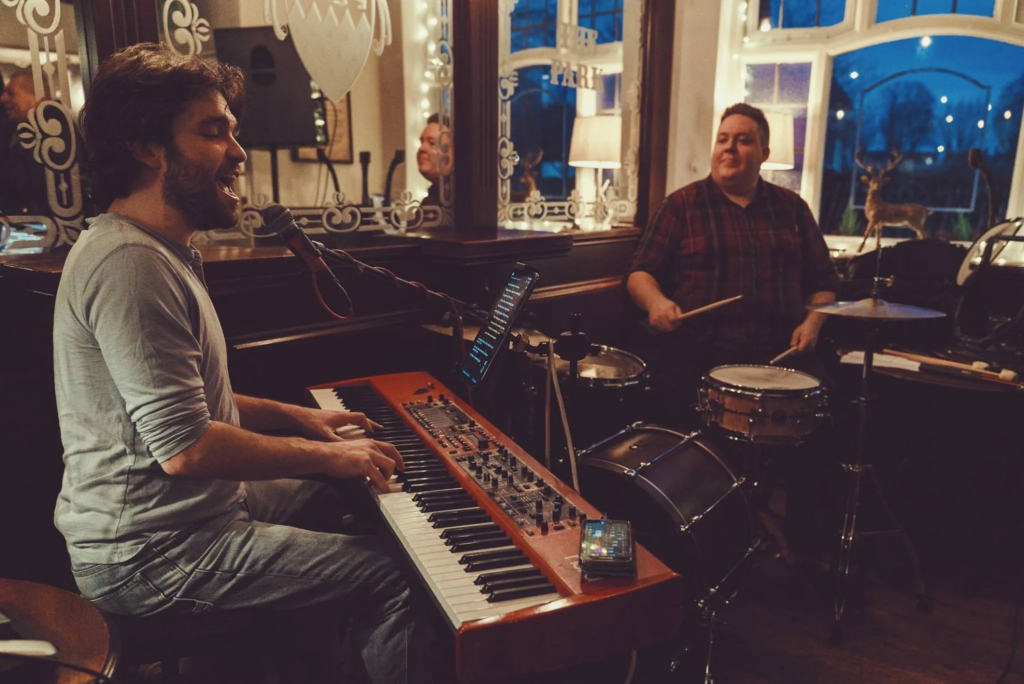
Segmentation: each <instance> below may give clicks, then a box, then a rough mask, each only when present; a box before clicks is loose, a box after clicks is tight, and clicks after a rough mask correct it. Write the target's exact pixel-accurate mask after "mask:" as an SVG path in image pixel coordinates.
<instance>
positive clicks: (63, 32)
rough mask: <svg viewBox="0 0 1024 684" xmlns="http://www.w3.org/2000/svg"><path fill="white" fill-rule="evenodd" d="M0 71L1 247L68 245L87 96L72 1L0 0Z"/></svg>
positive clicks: (81, 205) (79, 201)
mask: <svg viewBox="0 0 1024 684" xmlns="http://www.w3.org/2000/svg"><path fill="white" fill-rule="evenodd" d="M0 76H2V79H3V85H2V90H3V94H2V95H0V104H2V105H3V107H2V108H0V213H2V216H0V225H2V227H0V238H2V239H0V254H26V253H38V252H42V251H45V250H47V249H49V248H51V247H62V246H68V245H71V244H72V243H74V241H75V240H76V239H77V238H78V234H79V233H80V232H81V231H82V230H83V229H84V227H85V215H86V213H87V209H88V207H87V202H86V201H85V199H84V197H85V195H84V193H83V183H82V180H83V179H82V177H81V173H80V170H79V163H78V161H79V156H80V154H81V152H82V150H81V140H80V138H79V137H78V136H77V135H76V133H75V122H76V121H77V119H78V112H79V110H81V108H82V104H83V102H84V99H85V96H84V92H83V88H82V78H81V61H80V59H79V53H78V32H77V30H76V28H75V10H74V6H73V5H72V3H70V2H58V1H57V0H37V1H35V2H26V1H25V0H4V2H3V5H2V6H0Z"/></svg>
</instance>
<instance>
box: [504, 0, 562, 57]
mask: <svg viewBox="0 0 1024 684" xmlns="http://www.w3.org/2000/svg"><path fill="white" fill-rule="evenodd" d="M557 42H558V2H557V1H556V0H519V1H518V2H517V3H516V6H515V8H514V9H513V10H512V52H519V51H520V50H528V49H529V48H538V47H555V45H556V44H557Z"/></svg>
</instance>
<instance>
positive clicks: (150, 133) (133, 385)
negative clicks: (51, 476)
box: [54, 45, 429, 682]
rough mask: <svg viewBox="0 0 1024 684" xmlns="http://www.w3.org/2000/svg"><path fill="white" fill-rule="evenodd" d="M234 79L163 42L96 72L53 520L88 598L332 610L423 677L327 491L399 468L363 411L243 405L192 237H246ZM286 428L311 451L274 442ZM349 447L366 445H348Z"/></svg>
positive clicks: (364, 545)
mask: <svg viewBox="0 0 1024 684" xmlns="http://www.w3.org/2000/svg"><path fill="white" fill-rule="evenodd" d="M242 84H243V77H242V73H241V72H240V71H239V70H237V69H235V68H233V67H228V66H224V65H220V64H217V63H216V62H212V61H209V60H206V59H201V58H199V57H187V56H183V55H179V54H178V53H176V52H173V51H171V50H169V49H166V48H163V47H159V46H156V45H135V46H132V47H130V48H128V49H126V50H125V51H123V52H121V53H119V54H117V55H114V56H113V57H111V58H110V59H109V60H108V61H107V62H106V63H104V65H103V66H102V67H101V69H100V72H99V74H98V76H97V77H96V80H95V81H94V85H93V87H92V92H91V93H90V96H89V99H88V103H87V105H86V108H85V111H84V113H83V127H84V131H85V136H86V144H87V146H88V152H89V156H90V161H91V164H90V170H91V174H92V180H93V185H94V188H95V193H96V196H95V200H96V203H97V207H100V208H103V209H105V212H106V213H104V214H101V215H100V216H98V217H96V218H95V219H94V220H93V221H92V222H91V226H90V229H89V230H87V231H85V232H84V233H83V234H82V236H81V237H80V238H79V240H78V242H77V243H76V244H75V246H74V247H73V249H72V250H71V252H70V253H69V255H68V257H67V261H66V265H65V268H64V272H63V275H62V278H61V283H60V287H59V290H58V293H57V300H56V311H55V319H54V362H55V379H56V394H57V404H58V411H59V416H60V426H61V435H62V439H63V443H64V463H65V471H64V479H63V487H62V489H61V492H60V496H59V498H58V501H57V506H56V512H55V522H56V525H57V527H58V528H59V529H60V531H61V532H62V533H63V534H64V536H65V539H66V541H67V545H68V550H69V553H70V556H71V561H72V567H73V572H74V576H75V580H76V582H77V584H78V587H79V589H80V590H81V592H82V594H83V595H84V596H85V597H86V598H88V599H89V600H90V601H92V602H93V603H94V604H95V605H96V606H98V607H99V608H102V609H103V610H106V611H109V612H112V613H117V614H125V615H139V616H147V615H167V614H176V613H194V612H206V611H223V610H235V609H242V608H254V607H263V608H269V609H282V610H291V609H303V608H308V607H313V606H334V605H336V606H337V613H336V615H338V616H339V617H340V616H342V615H345V616H347V617H350V618H351V621H352V623H351V624H352V639H353V645H354V647H355V648H356V649H357V650H358V651H359V653H360V654H361V656H362V660H363V664H364V665H365V668H366V671H367V673H368V674H369V676H370V678H371V680H372V681H374V682H406V681H414V680H415V681H422V680H423V679H424V678H426V677H427V676H428V673H429V668H427V667H422V666H420V658H421V656H420V655H419V653H420V652H421V651H422V646H421V644H422V642H423V637H422V634H421V632H422V627H420V629H417V628H416V621H415V620H414V617H413V607H412V604H411V599H410V593H409V590H408V587H407V586H406V584H405V582H404V581H403V579H402V577H401V575H400V573H399V571H398V569H397V566H396V564H395V562H394V561H393V559H392V557H391V555H390V553H389V551H388V550H387V549H386V548H385V546H384V544H383V543H382V542H381V541H380V540H378V539H376V538H373V537H363V536H359V537H356V536H346V535H342V534H337V533H333V532H332V531H331V530H332V529H336V527H337V525H338V522H339V519H340V512H338V510H337V509H338V504H339V501H338V497H337V495H336V494H335V492H334V490H332V489H330V488H328V487H326V486H325V485H320V484H316V483H314V482H310V481H304V480H295V479H282V478H295V477H300V476H306V475H312V474H324V475H328V476H331V477H335V478H367V479H369V480H370V481H371V482H372V483H373V484H374V485H375V486H376V487H377V488H379V489H380V490H381V491H386V490H387V488H388V487H387V484H386V481H387V480H388V478H390V477H391V476H392V474H393V473H394V471H395V470H396V469H402V467H403V463H402V457H401V455H399V453H398V451H397V450H396V449H395V448H394V447H393V446H392V445H390V444H387V443H385V442H380V441H374V440H373V439H369V438H365V437H362V436H360V435H351V434H347V435H345V436H347V437H350V439H343V437H342V436H341V435H339V434H337V433H336V431H337V430H338V429H339V428H342V432H346V431H347V430H352V429H356V430H363V431H366V432H372V431H373V429H374V428H375V427H379V426H377V425H376V424H375V423H373V422H372V421H369V420H367V419H366V417H365V416H364V415H363V414H361V413H348V412H341V411H325V410H320V409H308V408H302V407H297V406H289V405H285V404H280V403H276V402H272V401H266V400H261V399H254V398H251V397H245V396H241V395H238V394H234V393H233V392H232V389H231V383H230V380H229V377H228V370H227V356H226V353H227V349H226V343H225V339H224V334H223V331H222V329H221V326H220V322H219V321H218V319H217V315H216V312H215V310H214V307H213V305H212V303H211V300H210V297H209V295H208V293H207V290H206V283H205V280H204V278H203V271H202V262H201V259H200V255H199V252H198V251H197V250H196V249H195V248H194V247H192V246H191V238H192V236H193V235H194V234H195V232H196V231H201V230H209V229H213V228H225V227H229V226H232V225H234V224H235V223H236V222H237V220H238V216H239V204H240V203H239V199H238V197H237V196H236V195H235V193H234V191H233V189H232V185H233V182H234V180H235V179H236V178H237V177H238V175H239V173H240V170H241V164H242V163H243V162H244V161H245V158H246V156H245V153H244V152H243V150H242V148H241V147H239V145H238V143H237V142H236V140H235V134H236V126H237V120H236V116H238V115H240V104H241V102H242V100H243V93H242ZM267 431H288V432H292V433H297V434H300V435H302V436H301V437H275V436H267V435H265V434H261V433H264V432H267ZM351 437H355V438H351Z"/></svg>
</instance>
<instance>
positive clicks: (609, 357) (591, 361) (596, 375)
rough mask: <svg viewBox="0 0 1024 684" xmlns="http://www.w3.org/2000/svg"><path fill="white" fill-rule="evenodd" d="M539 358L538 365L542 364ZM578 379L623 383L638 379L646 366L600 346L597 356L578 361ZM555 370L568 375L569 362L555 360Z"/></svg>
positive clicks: (619, 351)
mask: <svg viewBox="0 0 1024 684" xmlns="http://www.w3.org/2000/svg"><path fill="white" fill-rule="evenodd" d="M543 362H544V359H543V357H541V358H540V359H539V363H542V364H543ZM579 368H580V378H582V379H584V380H594V381H597V382H612V383H617V382H624V381H628V380H634V379H636V378H639V377H640V376H641V375H643V374H644V372H645V371H646V370H647V364H645V363H644V362H643V360H641V359H640V357H638V356H635V355H633V354H630V353H629V352H627V351H623V350H622V349H616V348H615V347H605V346H603V345H602V346H601V351H600V353H598V354H597V355H593V356H588V357H587V358H585V359H583V360H582V361H580V365H579ZM555 370H557V371H558V372H559V374H562V375H567V374H568V373H569V362H568V361H565V360H563V359H559V358H555Z"/></svg>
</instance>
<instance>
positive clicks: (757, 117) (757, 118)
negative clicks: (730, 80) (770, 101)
mask: <svg viewBox="0 0 1024 684" xmlns="http://www.w3.org/2000/svg"><path fill="white" fill-rule="evenodd" d="M733 114H740V115H742V116H745V117H747V118H748V119H753V120H754V122H755V123H757V129H758V131H759V132H760V133H761V145H763V146H764V147H768V141H769V140H770V139H771V130H770V129H769V128H768V119H767V118H766V117H765V115H764V112H762V111H761V110H760V109H758V108H757V107H755V106H753V105H748V104H747V103H746V102H737V103H736V104H734V105H732V106H731V107H729V108H728V109H726V110H725V111H724V112H723V113H722V118H721V119H719V123H721V122H722V121H725V120H726V119H727V118H729V117H730V116H732V115H733Z"/></svg>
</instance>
